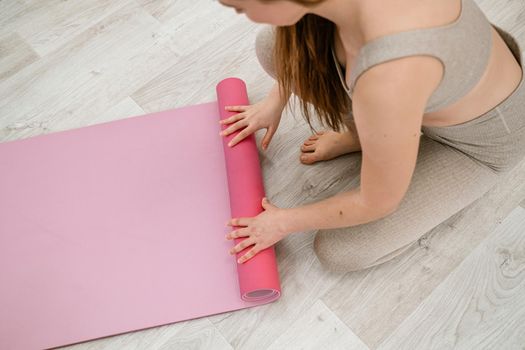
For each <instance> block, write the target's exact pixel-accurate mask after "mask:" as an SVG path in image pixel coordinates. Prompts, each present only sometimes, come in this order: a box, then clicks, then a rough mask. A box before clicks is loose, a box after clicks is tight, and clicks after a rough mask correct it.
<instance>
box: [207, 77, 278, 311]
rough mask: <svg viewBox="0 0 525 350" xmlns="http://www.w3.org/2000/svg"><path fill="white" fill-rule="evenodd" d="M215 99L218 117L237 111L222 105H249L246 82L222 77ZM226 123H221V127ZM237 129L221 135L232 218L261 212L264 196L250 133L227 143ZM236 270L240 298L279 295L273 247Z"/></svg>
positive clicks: (241, 239) (239, 239)
mask: <svg viewBox="0 0 525 350" xmlns="http://www.w3.org/2000/svg"><path fill="white" fill-rule="evenodd" d="M217 99H218V104H219V113H220V117H221V119H226V118H228V117H230V116H232V115H235V114H237V112H230V111H227V110H225V109H224V107H225V106H236V105H248V104H249V101H248V95H247V90H246V84H245V83H244V81H242V80H241V79H238V78H227V79H224V80H222V81H221V82H219V84H217ZM230 125H231V124H228V125H224V129H226V128H227V127H228V126H230ZM241 130H242V129H239V130H237V131H235V132H233V133H231V134H229V135H227V136H225V137H223V146H224V157H225V158H226V168H227V173H228V189H229V191H230V207H231V213H232V218H238V217H253V216H257V215H258V214H259V213H261V212H262V211H263V208H262V206H261V201H262V198H263V197H264V196H265V194H264V193H265V191H264V187H263V180H262V173H261V168H260V165H259V164H260V163H259V153H258V151H257V145H256V143H255V136H254V135H253V134H251V135H249V136H248V137H246V138H244V139H243V140H242V141H241V142H239V143H237V144H236V145H234V146H233V147H229V146H228V145H227V143H228V142H229V141H230V140H232V139H233V138H234V137H235V136H236V135H237V134H238V133H239V132H240V131H241ZM233 228H234V229H237V228H240V227H233ZM244 239H246V238H245V237H239V238H236V239H235V244H238V243H240V242H242V241H243V240H244ZM252 247H253V246H248V247H246V248H244V249H243V250H242V251H240V252H238V253H237V258H239V257H241V256H242V255H244V254H246V253H247V252H248V251H249V250H250V249H251V248H252ZM237 270H238V272H239V285H240V291H241V297H242V298H243V299H244V300H247V301H255V300H264V299H270V300H273V299H276V298H278V297H279V295H280V283H279V275H278V272H277V263H276V259H275V251H274V248H273V246H271V247H268V248H266V249H264V250H262V251H260V252H259V253H257V255H255V256H254V257H253V258H251V259H249V260H247V261H245V262H244V263H242V264H238V265H237Z"/></svg>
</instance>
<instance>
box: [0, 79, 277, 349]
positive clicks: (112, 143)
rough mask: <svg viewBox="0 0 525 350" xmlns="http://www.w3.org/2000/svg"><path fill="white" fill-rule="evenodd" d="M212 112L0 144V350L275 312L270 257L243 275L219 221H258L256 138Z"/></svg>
mask: <svg viewBox="0 0 525 350" xmlns="http://www.w3.org/2000/svg"><path fill="white" fill-rule="evenodd" d="M217 98H218V100H217V101H216V102H209V103H203V104H199V105H194V106H187V107H183V108H178V109H173V110H168V111H163V112H158V113H152V114H148V115H144V116H138V117H132V118H127V119H124V120H119V121H114V122H109V123H103V124H97V125H93V126H88V127H84V128H79V129H73V130H67V131H61V132H54V133H51V134H46V135H40V136H36V137H32V138H28V139H23V140H15V141H11V142H5V143H1V144H0V349H10V350H17V349H43V348H50V347H57V346H63V345H68V344H73V343H77V342H82V341H87V340H91V339H95V338H100V337H105V336H110V335H115V334H120V333H125V332H129V331H134V330H139V329H144V328H149V327H154V326H159V325H164V324H167V323H173V322H178V321H183V320H188V319H193V318H198V317H203V316H207V315H213V314H218V313H223V312H227V311H232V310H238V309H243V308H248V307H252V306H256V305H261V304H266V303H269V302H272V301H275V300H276V299H277V298H279V296H280V282H279V275H278V269H277V264H276V259H275V253H274V249H273V247H270V248H267V249H265V250H264V251H261V252H259V253H258V254H257V255H256V256H255V257H253V258H252V259H249V260H248V261H246V262H245V263H243V264H238V263H237V258H239V257H241V256H242V255H244V254H245V253H246V252H247V251H248V250H249V249H250V247H247V248H245V249H244V250H243V251H242V252H240V253H238V254H237V256H233V255H230V254H229V253H228V251H229V249H230V248H231V247H233V246H234V245H235V244H237V243H239V242H241V241H242V240H243V239H245V238H240V239H236V240H235V243H234V242H232V241H231V240H226V239H225V237H224V236H225V235H226V233H228V232H230V231H231V230H232V228H231V227H227V226H225V224H226V222H227V221H228V220H229V219H230V218H234V217H252V216H256V215H257V214H259V213H260V212H262V211H263V208H262V207H261V199H262V198H263V197H264V196H265V194H264V189H263V181H262V177H261V169H260V166H259V157H258V152H257V147H256V144H255V137H254V135H253V134H252V135H250V136H249V137H248V138H246V139H244V140H243V141H241V142H240V143H238V144H237V145H235V146H234V147H231V148H230V147H228V146H227V142H228V141H229V140H231V139H232V138H233V137H234V136H235V135H236V134H237V133H238V132H239V131H237V132H235V133H233V134H231V135H228V136H227V137H223V136H219V131H220V130H221V128H223V129H224V128H226V127H227V126H221V125H220V124H219V118H223V119H224V118H227V117H229V116H231V115H233V114H235V113H232V112H227V111H225V110H224V106H225V105H243V104H249V101H248V97H247V93H246V85H245V84H244V82H243V81H242V80H240V79H237V78H228V79H225V80H223V81H221V82H220V83H219V84H218V85H217Z"/></svg>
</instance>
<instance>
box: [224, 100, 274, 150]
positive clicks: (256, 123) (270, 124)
mask: <svg viewBox="0 0 525 350" xmlns="http://www.w3.org/2000/svg"><path fill="white" fill-rule="evenodd" d="M225 109H226V110H227V111H231V112H240V113H237V114H235V115H232V116H231V117H229V118H226V119H223V120H221V121H220V122H219V123H220V124H222V125H227V124H231V125H230V126H229V127H227V128H226V129H224V130H223V131H222V132H221V135H222V136H227V135H229V134H231V133H232V132H235V131H237V130H238V129H241V128H244V129H243V130H242V131H241V132H239V133H238V134H237V135H235V137H234V138H233V139H232V140H231V141H230V142H229V143H228V145H229V146H230V147H233V146H235V145H236V144H237V143H239V142H240V141H241V140H243V139H244V138H246V137H247V136H249V135H251V134H252V133H254V132H255V131H257V130H259V129H262V128H266V129H267V131H266V134H265V135H264V137H263V139H262V142H261V144H262V148H263V149H264V150H266V149H267V148H268V144H269V143H270V141H271V140H272V137H273V135H274V134H275V131H276V130H277V127H278V126H279V122H280V121H281V115H282V111H283V109H284V108H283V107H282V106H280V105H279V103H278V101H276V100H274V99H272V98H270V97H266V98H265V99H263V100H261V101H259V102H257V103H255V104H253V105H246V106H225ZM232 123H233V124H232Z"/></svg>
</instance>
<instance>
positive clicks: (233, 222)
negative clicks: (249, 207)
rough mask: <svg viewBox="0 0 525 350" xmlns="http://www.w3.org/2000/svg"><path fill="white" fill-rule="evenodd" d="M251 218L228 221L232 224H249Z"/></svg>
mask: <svg viewBox="0 0 525 350" xmlns="http://www.w3.org/2000/svg"><path fill="white" fill-rule="evenodd" d="M250 221H251V218H234V219H231V220H230V221H229V222H228V225H230V226H248V224H249V223H250Z"/></svg>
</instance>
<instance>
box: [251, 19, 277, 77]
mask: <svg viewBox="0 0 525 350" xmlns="http://www.w3.org/2000/svg"><path fill="white" fill-rule="evenodd" d="M274 45H275V27H274V26H272V25H264V26H263V28H261V29H260V30H259V32H258V33H257V35H256V37H255V53H256V55H257V59H258V60H259V63H260V64H261V66H262V67H263V69H264V70H265V71H266V73H268V75H270V76H271V77H272V78H274V79H275V80H277V74H276V72H275V65H274V61H273V49H274Z"/></svg>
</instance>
